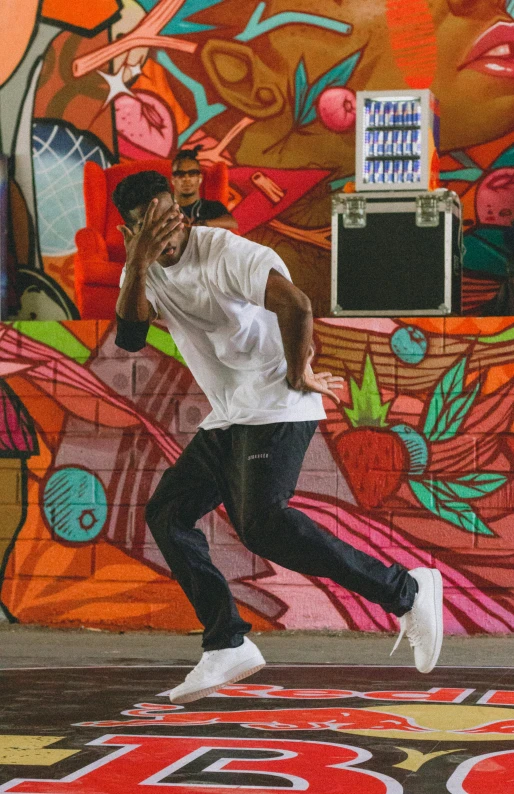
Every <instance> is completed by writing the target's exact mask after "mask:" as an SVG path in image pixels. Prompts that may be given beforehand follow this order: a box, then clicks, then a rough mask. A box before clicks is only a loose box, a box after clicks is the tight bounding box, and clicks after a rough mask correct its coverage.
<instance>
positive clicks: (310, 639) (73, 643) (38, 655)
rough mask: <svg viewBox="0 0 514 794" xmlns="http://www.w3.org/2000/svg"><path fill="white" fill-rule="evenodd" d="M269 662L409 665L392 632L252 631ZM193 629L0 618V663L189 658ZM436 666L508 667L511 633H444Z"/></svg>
mask: <svg viewBox="0 0 514 794" xmlns="http://www.w3.org/2000/svg"><path fill="white" fill-rule="evenodd" d="M251 637H252V639H253V640H254V641H255V642H256V643H257V644H258V645H259V648H260V649H261V651H262V653H263V654H264V657H265V658H266V660H267V661H268V662H269V663H275V664H277V663H282V664H283V663H291V664H302V663H303V664H318V665H319V664H347V665H361V664H362V665H392V666H401V665H409V666H410V665H412V653H411V651H410V648H409V645H408V643H407V641H406V640H404V641H402V643H401V645H400V647H399V648H398V650H397V651H396V653H395V655H394V656H393V657H390V656H389V654H390V652H391V649H392V647H393V644H394V639H395V638H394V636H392V635H383V634H382V635H375V634H363V633H357V632H323V633H320V632H290V631H288V632H274V633H258V632H257V633H254V634H252V635H251ZM200 643H201V639H200V636H199V635H197V634H196V635H180V634H171V633H165V632H155V631H153V632H141V631H136V632H130V633H115V632H107V631H98V630H91V629H50V628H41V627H37V626H20V625H10V624H0V668H13V667H59V666H72V667H75V666H78V667H81V666H85V665H116V664H134V665H136V664H145V665H146V664H150V665H151V664H155V665H162V664H164V665H167V664H170V665H171V664H196V662H197V661H198V659H199V657H200V655H201V644H200ZM439 664H440V665H442V666H445V665H447V666H452V667H457V666H462V667H514V635H512V636H477V637H447V638H446V640H445V642H444V644H443V650H442V653H441V657H440V660H439Z"/></svg>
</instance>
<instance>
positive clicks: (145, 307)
mask: <svg viewBox="0 0 514 794" xmlns="http://www.w3.org/2000/svg"><path fill="white" fill-rule="evenodd" d="M145 284H146V271H139V270H136V269H134V268H127V271H126V276H125V281H124V282H123V286H122V288H121V290H120V294H119V297H118V301H117V303H116V323H117V333H116V339H115V343H116V345H117V346H118V347H121V348H122V349H123V350H128V351H130V352H132V353H134V352H136V351H138V350H142V349H143V347H144V346H145V345H146V336H147V334H148V329H149V327H150V320H151V317H150V309H149V303H148V298H147V297H146V289H145Z"/></svg>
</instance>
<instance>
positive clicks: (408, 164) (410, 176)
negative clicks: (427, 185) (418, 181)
mask: <svg viewBox="0 0 514 794" xmlns="http://www.w3.org/2000/svg"><path fill="white" fill-rule="evenodd" d="M403 181H404V182H414V161H413V160H405V161H404V163H403Z"/></svg>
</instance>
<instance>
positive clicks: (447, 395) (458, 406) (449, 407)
mask: <svg viewBox="0 0 514 794" xmlns="http://www.w3.org/2000/svg"><path fill="white" fill-rule="evenodd" d="M466 363H467V358H466V357H464V358H462V359H461V360H460V361H458V362H457V363H456V364H455V365H454V366H453V367H452V368H451V369H450V370H448V372H446V373H445V375H444V376H443V378H441V380H440V381H439V383H438V384H437V386H436V387H435V389H434V393H433V395H432V399H431V400H430V405H429V407H428V412H427V418H426V420H425V426H424V428H423V432H424V434H425V436H426V438H427V439H428V440H429V441H446V440H447V439H449V438H453V437H454V436H455V435H456V434H457V432H458V430H459V427H460V426H461V424H462V422H463V420H464V419H465V417H466V414H467V413H468V411H469V409H470V408H471V406H472V405H473V402H474V401H475V399H476V396H477V394H478V392H479V391H480V383H479V382H477V383H476V384H475V386H474V387H473V389H471V391H468V392H464V375H465V372H466Z"/></svg>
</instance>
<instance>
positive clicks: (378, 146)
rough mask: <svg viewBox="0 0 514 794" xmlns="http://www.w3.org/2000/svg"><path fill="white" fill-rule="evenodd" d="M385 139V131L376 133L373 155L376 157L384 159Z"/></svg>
mask: <svg viewBox="0 0 514 794" xmlns="http://www.w3.org/2000/svg"><path fill="white" fill-rule="evenodd" d="M384 139H385V133H384V131H383V130H377V132H375V138H374V141H373V143H374V151H373V154H374V155H375V157H383V156H384Z"/></svg>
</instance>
